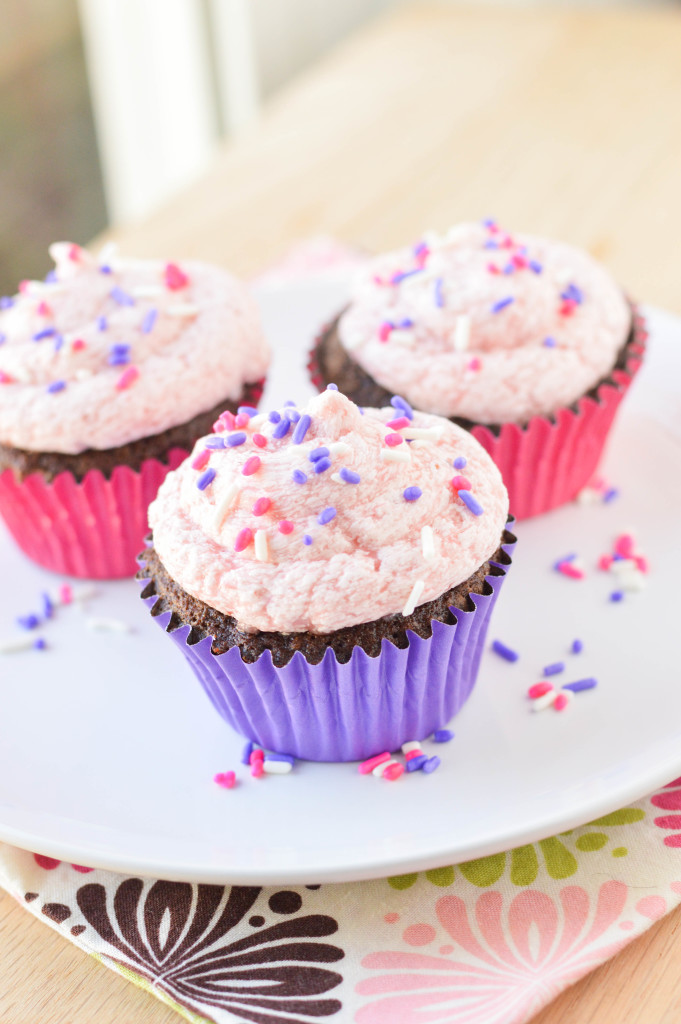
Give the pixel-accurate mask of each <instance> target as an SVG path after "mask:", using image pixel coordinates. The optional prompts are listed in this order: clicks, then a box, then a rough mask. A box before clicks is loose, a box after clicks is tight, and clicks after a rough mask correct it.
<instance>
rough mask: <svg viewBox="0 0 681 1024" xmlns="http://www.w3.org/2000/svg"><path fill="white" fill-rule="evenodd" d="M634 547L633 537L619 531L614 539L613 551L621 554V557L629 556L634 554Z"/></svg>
mask: <svg viewBox="0 0 681 1024" xmlns="http://www.w3.org/2000/svg"><path fill="white" fill-rule="evenodd" d="M634 547H635V543H634V538H633V537H632V535H631V534H630V533H621V534H620V535H619V537H617V538H616V539H615V553H616V554H618V555H621V556H622V558H631V557H632V555H633V554H634Z"/></svg>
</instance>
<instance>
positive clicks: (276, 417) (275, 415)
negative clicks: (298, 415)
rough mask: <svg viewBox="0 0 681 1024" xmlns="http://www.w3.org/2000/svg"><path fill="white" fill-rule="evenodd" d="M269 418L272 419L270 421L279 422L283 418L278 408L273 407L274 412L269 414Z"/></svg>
mask: <svg viewBox="0 0 681 1024" xmlns="http://www.w3.org/2000/svg"><path fill="white" fill-rule="evenodd" d="M267 419H268V420H269V421H270V423H279V421H280V420H281V416H280V415H279V413H278V412H277V410H276V409H273V410H272V412H270V413H268V414H267Z"/></svg>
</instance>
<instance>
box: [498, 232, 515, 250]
mask: <svg viewBox="0 0 681 1024" xmlns="http://www.w3.org/2000/svg"><path fill="white" fill-rule="evenodd" d="M514 245H515V242H514V241H513V239H512V238H511V236H510V235H506V237H505V238H504V240H503V242H502V243H501V248H502V249H512V248H513V246H514Z"/></svg>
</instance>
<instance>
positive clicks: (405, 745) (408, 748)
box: [402, 740, 421, 754]
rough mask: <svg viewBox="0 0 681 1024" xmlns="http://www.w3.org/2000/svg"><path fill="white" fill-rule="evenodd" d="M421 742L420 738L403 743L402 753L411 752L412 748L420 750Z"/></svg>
mask: <svg viewBox="0 0 681 1024" xmlns="http://www.w3.org/2000/svg"><path fill="white" fill-rule="evenodd" d="M420 749H421V744H420V743H419V741H418V740H410V741H409V743H403V744H402V753H403V754H411V752H412V750H420Z"/></svg>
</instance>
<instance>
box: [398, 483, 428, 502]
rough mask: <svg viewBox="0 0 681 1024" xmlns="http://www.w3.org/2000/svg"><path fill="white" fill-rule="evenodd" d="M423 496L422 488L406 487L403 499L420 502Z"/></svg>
mask: <svg viewBox="0 0 681 1024" xmlns="http://www.w3.org/2000/svg"><path fill="white" fill-rule="evenodd" d="M422 494H423V491H422V490H421V488H420V487H415V486H412V487H405V489H404V490H403V491H402V497H403V498H404V500H405V501H418V500H419V498H420V497H421V495H422Z"/></svg>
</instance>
